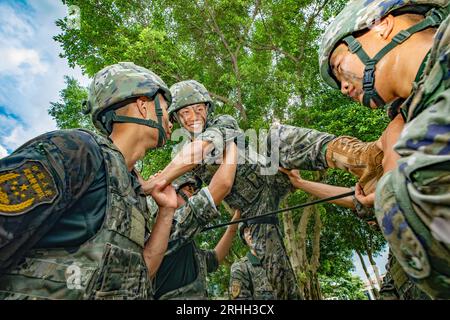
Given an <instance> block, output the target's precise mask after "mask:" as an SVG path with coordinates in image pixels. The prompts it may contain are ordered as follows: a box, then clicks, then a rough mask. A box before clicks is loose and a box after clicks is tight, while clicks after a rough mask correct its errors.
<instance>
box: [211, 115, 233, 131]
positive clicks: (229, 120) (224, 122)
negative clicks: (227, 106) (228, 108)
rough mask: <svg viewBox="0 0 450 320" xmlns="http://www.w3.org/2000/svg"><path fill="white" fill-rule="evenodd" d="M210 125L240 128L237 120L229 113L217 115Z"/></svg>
mask: <svg viewBox="0 0 450 320" xmlns="http://www.w3.org/2000/svg"><path fill="white" fill-rule="evenodd" d="M209 126H224V127H229V128H233V129H239V124H238V122H237V120H236V119H235V118H234V117H232V116H230V115H228V114H224V115H220V116H218V117H215V118H214V119H212V120H211V121H210V123H209Z"/></svg>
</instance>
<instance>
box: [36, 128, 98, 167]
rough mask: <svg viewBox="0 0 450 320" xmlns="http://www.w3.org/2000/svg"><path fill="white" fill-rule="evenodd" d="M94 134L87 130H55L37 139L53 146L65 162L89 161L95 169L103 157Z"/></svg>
mask: <svg viewBox="0 0 450 320" xmlns="http://www.w3.org/2000/svg"><path fill="white" fill-rule="evenodd" d="M95 137H96V134H95V133H93V132H90V131H87V130H79V129H69V130H56V131H52V132H48V133H46V134H43V135H42V136H40V137H39V138H40V139H41V140H42V141H45V140H48V141H50V142H51V143H52V144H54V145H55V146H56V147H57V148H58V149H59V151H60V152H61V154H62V155H63V157H64V158H65V159H66V160H67V161H89V162H94V163H96V164H97V165H96V167H97V166H98V165H99V164H100V163H101V162H102V161H103V155H102V152H101V149H100V146H99V144H98V143H97V141H96V138H95Z"/></svg>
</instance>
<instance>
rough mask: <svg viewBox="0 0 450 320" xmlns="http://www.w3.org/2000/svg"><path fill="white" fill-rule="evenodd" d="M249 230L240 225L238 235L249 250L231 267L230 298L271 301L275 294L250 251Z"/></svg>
mask: <svg viewBox="0 0 450 320" xmlns="http://www.w3.org/2000/svg"><path fill="white" fill-rule="evenodd" d="M250 233H251V230H250V228H248V225H247V224H246V223H242V222H241V223H240V225H239V235H240V237H241V239H242V242H244V244H245V245H246V246H248V247H249V248H250V250H249V252H248V253H247V255H246V256H244V257H242V258H241V259H239V260H238V261H235V262H234V263H233V264H232V265H231V271H230V288H229V293H230V298H231V299H233V300H273V299H275V294H274V292H273V289H272V285H271V284H270V282H269V279H268V278H267V273H266V270H264V268H263V266H262V264H261V261H260V260H259V259H258V257H257V256H256V252H255V251H254V250H253V249H252V247H253V244H252V238H251V234H250Z"/></svg>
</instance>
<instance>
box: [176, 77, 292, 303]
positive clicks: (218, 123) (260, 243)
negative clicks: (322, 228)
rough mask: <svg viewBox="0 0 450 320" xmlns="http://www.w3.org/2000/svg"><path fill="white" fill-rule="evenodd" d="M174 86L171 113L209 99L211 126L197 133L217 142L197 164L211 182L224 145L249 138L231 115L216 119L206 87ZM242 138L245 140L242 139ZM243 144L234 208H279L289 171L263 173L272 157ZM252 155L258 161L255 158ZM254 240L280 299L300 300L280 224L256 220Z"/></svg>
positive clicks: (255, 211) (248, 211) (230, 199)
mask: <svg viewBox="0 0 450 320" xmlns="http://www.w3.org/2000/svg"><path fill="white" fill-rule="evenodd" d="M170 91H171V93H172V95H173V97H174V100H173V103H172V105H171V107H170V109H169V115H170V116H171V117H172V119H174V120H177V116H176V112H177V111H178V110H180V109H182V108H184V107H187V106H189V105H192V104H197V103H206V104H207V105H208V106H209V107H208V121H207V124H206V128H205V130H204V131H203V132H202V133H201V134H199V135H198V136H196V137H195V139H197V140H203V141H209V142H211V143H212V144H213V145H214V149H213V150H212V151H211V154H209V155H208V157H207V159H205V164H203V165H200V166H199V167H197V168H196V169H195V173H196V175H197V176H198V177H200V178H201V179H202V180H203V181H204V182H205V183H206V184H209V182H210V181H211V179H212V177H213V175H214V173H215V172H216V170H217V168H218V165H214V164H213V163H214V162H215V161H216V160H217V159H218V158H220V157H221V155H222V154H223V149H224V146H225V145H226V143H227V142H229V141H235V140H236V139H241V138H243V137H244V136H243V132H242V130H241V129H240V128H239V126H238V124H237V122H236V120H235V119H234V118H233V117H231V116H219V117H217V118H215V119H211V117H210V113H211V109H212V107H213V103H212V99H211V97H210V96H209V93H208V91H207V90H206V88H205V87H204V86H203V85H202V84H200V83H198V82H196V81H194V80H188V81H183V82H180V83H177V84H174V85H173V86H172V87H171V88H170ZM240 141H243V139H241V140H240ZM237 144H238V154H239V157H240V160H242V159H243V158H245V160H246V161H245V164H238V166H237V170H236V178H235V182H234V185H233V188H232V190H231V192H230V194H229V195H228V196H227V197H226V198H225V201H226V203H227V204H228V205H229V206H230V207H231V208H233V209H240V210H241V217H242V218H247V217H254V216H258V215H261V214H263V213H266V212H269V211H273V210H276V209H278V208H279V204H280V201H281V199H282V198H283V197H284V196H285V195H287V193H288V192H289V191H290V189H291V187H292V186H291V184H290V181H289V179H288V178H287V176H286V175H284V174H281V173H278V171H277V173H276V174H275V175H271V176H269V175H261V168H263V167H265V166H266V165H267V159H266V158H264V157H262V156H258V155H256V152H254V153H252V152H248V151H249V149H250V148H249V147H248V145H247V146H245V148H243V146H242V144H240V143H239V142H238V143H237ZM249 158H251V159H252V160H251V161H249V160H250V159H249ZM250 228H251V234H252V239H254V242H255V248H254V249H255V251H256V252H257V255H258V257H260V258H261V263H262V265H263V266H264V269H266V271H267V274H268V278H269V281H270V283H271V285H272V286H273V288H274V291H275V292H276V299H298V298H299V290H298V287H297V282H296V279H295V275H294V272H293V270H292V267H291V265H290V261H289V258H288V256H287V254H286V250H285V248H284V244H283V239H282V237H281V235H280V232H279V230H278V226H277V225H276V224H268V223H264V224H253V225H251V227H250Z"/></svg>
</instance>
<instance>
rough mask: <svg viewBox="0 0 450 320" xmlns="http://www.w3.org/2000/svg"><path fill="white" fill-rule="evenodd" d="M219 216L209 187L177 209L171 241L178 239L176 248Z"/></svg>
mask: <svg viewBox="0 0 450 320" xmlns="http://www.w3.org/2000/svg"><path fill="white" fill-rule="evenodd" d="M218 216H219V211H217V208H216V206H215V204H214V201H213V200H212V197H211V195H210V193H209V190H208V188H207V187H205V188H203V189H201V190H200V191H199V192H198V193H197V194H195V195H193V196H192V197H190V198H189V201H188V202H187V203H186V204H184V205H183V206H182V207H180V208H178V209H177V210H176V211H175V216H174V222H173V226H172V231H171V234H170V238H169V241H176V243H177V245H176V246H174V247H172V248H171V250H175V249H176V248H177V247H178V246H181V245H183V244H184V243H185V242H186V241H188V240H191V239H192V238H193V237H195V235H197V234H198V233H199V232H200V231H201V230H202V228H203V227H204V226H205V225H207V224H208V223H209V222H211V221H212V220H214V219H216V218H217V217H218Z"/></svg>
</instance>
